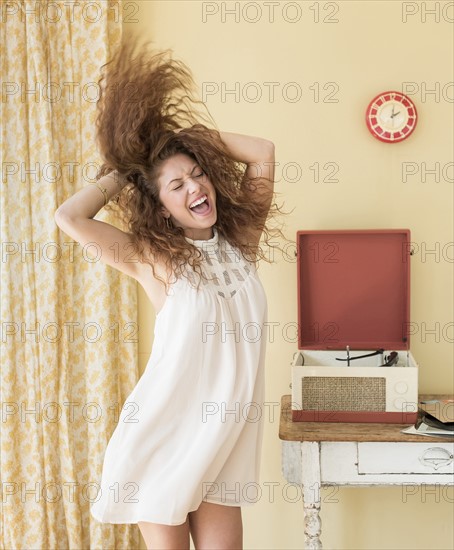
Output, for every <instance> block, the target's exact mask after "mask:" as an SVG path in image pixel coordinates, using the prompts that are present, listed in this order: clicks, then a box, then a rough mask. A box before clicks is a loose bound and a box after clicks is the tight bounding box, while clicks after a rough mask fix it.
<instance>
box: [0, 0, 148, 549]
mask: <svg viewBox="0 0 454 550" xmlns="http://www.w3.org/2000/svg"><path fill="white" fill-rule="evenodd" d="M121 12H122V10H121V2H119V1H117V0H115V1H113V2H110V1H107V0H98V1H96V2H67V1H61V2H60V1H54V0H53V1H49V0H43V1H41V2H37V1H26V0H22V1H16V0H15V1H9V2H1V5H0V32H1V34H0V47H1V52H0V56H1V93H2V98H1V102H0V109H1V143H0V151H1V153H0V154H1V159H0V161H1V177H2V181H1V188H0V228H1V251H2V261H1V267H0V269H1V273H0V292H1V310H0V313H1V333H0V346H1V347H0V368H1V373H0V374H1V377H0V405H1V422H0V488H1V492H0V547H1V548H5V549H6V548H8V549H10V548H21V549H38V548H39V549H49V550H50V549H56V550H57V549H58V550H60V549H62V548H68V549H82V548H83V549H88V548H99V549H101V548H116V549H132V548H134V549H135V548H138V547H139V530H138V527H137V526H135V525H133V526H131V525H111V524H100V523H98V522H97V521H96V520H95V519H94V518H92V517H91V515H90V511H89V508H90V504H91V503H92V502H93V500H94V499H95V498H96V497H97V493H98V490H99V482H100V477H101V468H102V460H103V456H104V452H105V448H106V446H107V442H108V440H109V438H110V436H111V434H112V432H113V430H114V428H115V425H116V423H117V422H118V415H119V412H120V410H121V407H122V404H123V403H124V401H125V399H126V397H127V396H128V394H129V393H130V392H131V391H132V389H133V387H134V386H135V384H136V383H137V380H138V378H139V368H138V323H137V284H136V282H135V281H134V280H133V279H132V278H129V277H126V276H125V275H123V274H122V273H121V272H119V271H118V270H115V269H113V268H111V267H109V266H106V265H105V264H103V262H102V259H101V258H100V257H99V254H100V251H99V250H98V249H97V247H96V243H95V242H94V243H93V245H92V246H89V247H85V248H84V249H83V248H82V247H81V246H80V245H79V243H77V242H74V241H71V239H70V238H69V237H67V236H66V235H65V234H64V233H63V232H61V231H60V230H59V228H58V227H57V226H56V224H55V221H54V212H55V210H56V209H57V208H58V206H60V204H62V203H63V202H64V201H65V200H66V198H68V197H69V196H71V195H72V194H74V193H75V192H76V191H77V190H78V189H80V188H81V187H83V186H85V185H87V184H89V183H90V182H93V181H94V177H95V174H96V171H97V168H98V167H99V165H100V163H101V159H100V157H99V155H98V152H97V149H96V143H95V126H94V122H95V116H96V100H97V97H98V88H97V85H96V82H97V80H98V78H99V75H100V73H99V71H100V67H101V65H102V64H104V63H105V62H106V61H107V60H108V59H109V58H110V57H111V54H112V53H113V51H114V50H115V49H116V47H117V46H118V45H119V44H120V41H121V38H122V31H121V29H122V21H121ZM112 216H113V214H112V213H109V212H105V211H102V210H101V212H100V213H98V215H97V216H96V219H100V220H103V221H106V222H108V223H113V224H114V225H116V226H117V227H120V228H121V229H125V228H124V227H122V226H121V225H120V222H118V221H117V220H116V219H113V217H112Z"/></svg>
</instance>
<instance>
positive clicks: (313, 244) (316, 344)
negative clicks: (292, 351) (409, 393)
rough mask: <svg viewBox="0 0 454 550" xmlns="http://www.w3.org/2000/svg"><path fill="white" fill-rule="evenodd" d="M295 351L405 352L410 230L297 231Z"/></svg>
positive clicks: (407, 328)
mask: <svg viewBox="0 0 454 550" xmlns="http://www.w3.org/2000/svg"><path fill="white" fill-rule="evenodd" d="M296 244H297V260H298V264H297V266H298V267H297V271H298V328H299V330H298V347H299V349H345V347H346V346H347V345H348V346H350V348H351V349H379V348H384V349H387V350H389V349H394V350H402V349H408V348H409V343H410V342H409V333H408V332H409V321H410V231H409V230H408V229H383V230H378V229H377V230H339V231H298V232H297V236H296Z"/></svg>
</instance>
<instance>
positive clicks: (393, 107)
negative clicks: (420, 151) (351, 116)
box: [366, 92, 418, 143]
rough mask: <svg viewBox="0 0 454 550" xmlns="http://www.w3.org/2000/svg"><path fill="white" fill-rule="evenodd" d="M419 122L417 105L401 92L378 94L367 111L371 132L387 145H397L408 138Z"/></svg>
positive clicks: (367, 120) (368, 125) (367, 121)
mask: <svg viewBox="0 0 454 550" xmlns="http://www.w3.org/2000/svg"><path fill="white" fill-rule="evenodd" d="M417 120H418V113H417V112H416V107H415V104H414V103H413V101H412V100H411V99H410V98H409V97H408V96H406V95H405V94H402V93H400V92H383V93H381V94H378V95H377V96H376V97H374V99H373V100H372V101H371V102H370V103H369V105H368V106H367V109H366V124H367V127H368V128H369V131H370V132H371V134H372V135H373V136H374V137H376V138H377V139H379V140H380V141H384V142H386V143H396V142H398V141H402V140H404V139H406V138H408V136H409V135H410V134H411V133H412V132H413V130H414V129H415V127H416V122H417Z"/></svg>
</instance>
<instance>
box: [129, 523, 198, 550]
mask: <svg viewBox="0 0 454 550" xmlns="http://www.w3.org/2000/svg"><path fill="white" fill-rule="evenodd" d="M138 526H139V529H140V532H141V533H142V537H143V538H144V540H145V544H146V545H147V549H148V550H189V519H188V518H186V521H185V522H184V523H183V524H182V525H163V524H161V523H149V522H145V521H139V522H138Z"/></svg>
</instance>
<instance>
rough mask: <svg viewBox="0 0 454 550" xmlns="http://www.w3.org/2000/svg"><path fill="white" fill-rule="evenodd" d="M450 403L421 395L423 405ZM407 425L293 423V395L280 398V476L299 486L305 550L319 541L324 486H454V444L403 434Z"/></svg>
mask: <svg viewBox="0 0 454 550" xmlns="http://www.w3.org/2000/svg"><path fill="white" fill-rule="evenodd" d="M449 398H451V399H452V396H442V395H435V396H434V395H421V396H420V399H449ZM406 427H408V424H366V423H364V424H363V423H356V424H346V423H338V422H336V423H328V422H293V421H292V419H291V395H284V396H282V400H281V415H280V425H279V438H280V439H281V440H282V473H283V475H284V477H285V479H286V480H287V481H288V482H289V483H295V484H298V485H300V486H301V488H302V492H303V503H304V522H305V526H304V535H305V541H304V548H306V549H321V548H323V546H322V542H321V540H320V536H321V521H320V505H321V497H320V489H321V487H323V486H336V487H337V486H342V485H348V486H371V485H406V484H409V485H410V486H413V487H415V486H420V485H432V486H433V485H436V486H438V487H440V486H446V485H453V484H454V443H453V442H452V440H447V439H445V438H441V437H427V436H420V435H410V434H403V433H402V432H401V430H402V429H403V428H406Z"/></svg>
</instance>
